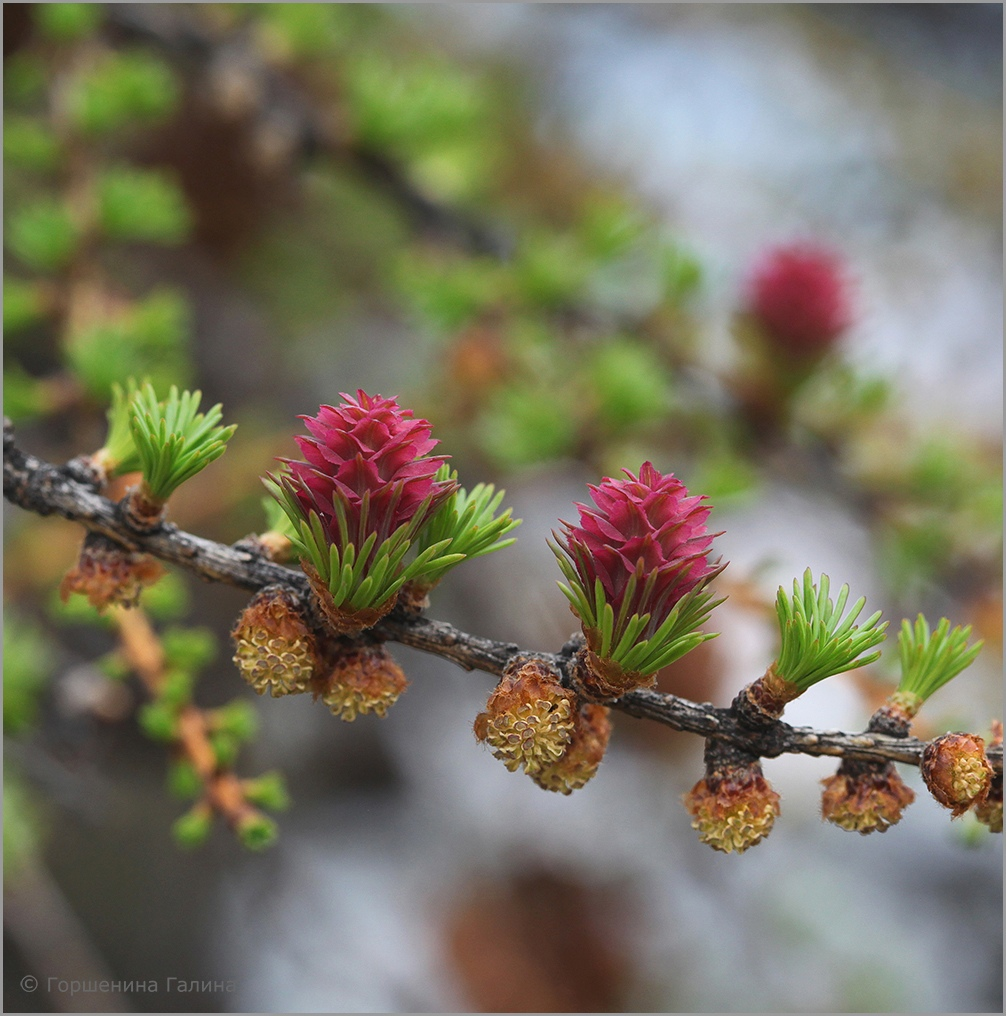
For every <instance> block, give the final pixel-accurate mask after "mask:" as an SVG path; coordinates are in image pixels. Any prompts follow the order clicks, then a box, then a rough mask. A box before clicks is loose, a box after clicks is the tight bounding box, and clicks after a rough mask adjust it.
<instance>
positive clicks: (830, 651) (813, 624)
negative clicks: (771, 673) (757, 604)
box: [773, 568, 887, 697]
mask: <svg viewBox="0 0 1006 1016" xmlns="http://www.w3.org/2000/svg"><path fill="white" fill-rule="evenodd" d="M829 591H830V580H829V578H828V576H827V575H822V576H821V581H820V583H818V584H817V585H815V583H814V577H813V575H812V573H811V570H810V569H809V568H808V569H807V570H806V571H805V572H804V573H803V583H802V584H801V583H800V582H799V581H798V580H795V581H794V582H793V595H792V596H790V595H789V594H788V593H787V592H786V591H785V590H784V589H783V588H782V587H781V586H780V588H779V592H778V594H777V596H776V605H775V609H776V615H777V617H778V618H779V633H780V636H781V638H782V645H781V648H780V650H779V656H778V658H777V659H776V662H775V664H774V665H773V668H774V670H775V672H776V674H777V675H778V676H779V677H780V678H781V679H782V680H783V681H784V682H786V683H787V684H789V685H792V686H793V687H794V688H795V689H797V694H802V693H803V692H805V691H806V690H807V689H808V688H810V687H811V686H812V685H815V684H817V683H818V681H823V680H824V679H825V678H826V677H832V676H833V675H835V674H841V673H844V672H845V671H847V670H854V669H855V668H856V667H863V666H865V665H866V664H868V663H873V662H874V660H877V659H879V658H880V651H879V650H878V651H877V652H873V653H869V652H868V650H870V649H872V648H873V647H874V646H877V645H880V643H881V642H883V641H884V639H885V638H886V637H887V636H886V632H887V622H886V621H885V622H884V623H883V624H880V623H878V622H879V621H880V616H881V612H880V611H879V610H878V611H877V612H876V613H875V614H872V615H871V616H870V617H868V618H867V619H866V620H865V621H863V622H862V623H861V624H858V625H857V624H856V623H855V622H856V619H857V618H858V617H859V615H860V614H861V613H862V612H863V607H864V606H866V597H862V596H861V597H860V598H859V599H858V600H857V601H856V602H855V603H854V604H853V605H852V606H851V607H850V608H849V611H848V613H845V608H846V604H847V602H848V599H849V587H848V585H843V586H842V588H841V589H840V590H839V591H838V597H837V598H836V599H835V601H834V602H832V600H831V598H830V597H829V595H828V593H829ZM843 614H844V616H843ZM863 653H866V654H867V655H865V656H864V655H861V654H863ZM794 697H795V696H794Z"/></svg>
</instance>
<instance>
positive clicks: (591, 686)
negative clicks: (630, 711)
mask: <svg viewBox="0 0 1006 1016" xmlns="http://www.w3.org/2000/svg"><path fill="white" fill-rule="evenodd" d="M583 633H584V635H585V636H586V638H587V648H586V649H581V650H580V651H579V652H578V653H577V654H576V655H575V656H574V657H573V660H572V663H571V665H570V678H571V679H572V682H573V685H574V687H575V688H576V690H577V692H579V694H580V695H581V696H582V697H583V698H585V699H587V701H588V702H611V701H613V700H614V699H617V698H621V697H622V696H623V695H624V694H625V693H626V692H629V691H632V690H633V689H635V688H646V687H649V686H650V685H652V684H654V683H655V682H656V675H655V674H651V675H650V676H649V677H643V676H642V674H639V673H637V672H635V671H630V670H623V669H622V667H621V666H619V665H618V664H617V663H615V661H614V660H606V659H604V658H602V657H600V656H598V655H597V652H596V648H597V646H598V645H599V644H600V635H599V633H598V632H597V630H596V629H594V628H586V627H585V628H584V629H583Z"/></svg>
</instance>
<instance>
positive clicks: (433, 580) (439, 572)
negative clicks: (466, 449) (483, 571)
mask: <svg viewBox="0 0 1006 1016" xmlns="http://www.w3.org/2000/svg"><path fill="white" fill-rule="evenodd" d="M436 479H437V480H438V481H439V482H451V483H454V484H457V482H458V474H457V471H456V470H455V471H451V469H450V468H449V467H448V466H446V465H444V466H441V467H440V469H439V470H438V471H437V475H436ZM505 493H506V492H505V491H502V490H500V491H497V490H496V489H495V487H494V486H493V485H492V484H491V483H489V484H485V483H479V484H476V485H475V486H474V487H473V488H472V489H471V491H467V490H465V489H464V488H463V487H460V486H459V487H458V489H457V490H456V491H455V492H454V493H453V494H452V495H451V496H450V497H449V498H448V499H447V500H446V501H445V502H444V503H443V504H442V505H441V506H440V508H439V509H437V511H436V512H435V513H434V515H433V517H432V518H431V519H430V521H429V523H428V524H427V525H426V526H425V527H424V528H423V529H422V530H421V532H420V533H419V535H418V537H417V539H416V547H417V548H418V550H419V551H420V552H421V553H422V552H424V551H426V550H428V549H429V548H430V547H432V546H435V545H438V544H441V545H442V544H444V543H445V541H448V542H447V543H446V546H447V549H449V550H450V554H440V555H438V556H436V557H434V558H432V559H431V560H430V561H429V562H428V563H427V564H426V565H425V566H424V568H423V571H422V574H421V575H420V576H419V577H418V579H417V580H416V581H417V582H418V583H419V584H421V585H422V586H423V587H425V588H426V589H431V588H432V587H433V586H435V585H436V584H437V583H438V582H439V581H440V580H441V579H442V578H443V577H444V576H445V575H446V574H447V572H448V571H450V569H451V568H453V567H454V566H455V565H456V564H460V562H461V561H462V560H470V559H471V558H474V557H481V556H483V555H484V554H491V553H493V552H494V551H497V550H503V549H504V548H505V547H509V546H511V545H512V544H514V543H516V542H517V541H516V537H509V538H507V537H508V534H509V533H511V532H513V530H515V529H516V528H517V527H518V526H519V525H520V523H521V520H520V519H514V518H511V516H510V512H511V509H509V508H507V509H506V510H505V511H503V512H501V513H500V514H499V515H497V514H496V512H497V510H498V509H499V506H500V504H501V503H502V501H503V497H504V496H505ZM452 558H453V560H451V559H452Z"/></svg>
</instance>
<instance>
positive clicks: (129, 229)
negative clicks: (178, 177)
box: [97, 166, 192, 244]
mask: <svg viewBox="0 0 1006 1016" xmlns="http://www.w3.org/2000/svg"><path fill="white" fill-rule="evenodd" d="M97 192H98V217H99V222H100V226H101V229H102V231H103V232H104V234H105V236H107V237H108V238H109V239H110V240H124V241H130V240H145V241H147V242H150V243H166V244H174V243H179V242H180V241H182V240H184V239H185V238H186V236H187V235H188V233H189V230H190V228H191V225H192V223H191V216H190V215H189V210H188V206H187V205H186V203H185V198H184V196H183V194H182V192H181V189H180V188H179V186H178V184H177V183H175V181H174V180H173V179H172V178H171V177H170V176H169V175H167V174H166V173H164V172H161V171H159V170H152V169H134V168H132V167H129V166H110V167H109V168H108V169H106V170H104V171H103V172H102V173H101V175H100V176H99V178H98V181H97Z"/></svg>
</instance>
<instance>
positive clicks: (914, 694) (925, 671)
mask: <svg viewBox="0 0 1006 1016" xmlns="http://www.w3.org/2000/svg"><path fill="white" fill-rule="evenodd" d="M970 637H971V626H970V625H968V627H967V628H962V627H961V626H960V625H957V627H955V628H951V627H950V621H949V620H948V619H947V618H945V617H944V618H941V619H940V622H939V624H937V626H936V630H935V631H932V630H931V629H930V627H929V622H928V621H927V620H926V619H925V617H923V615H922V614H919V616H918V617H917V618H916V619H915V624H914V625H913V624H911V623H909V621H908V620H907V619H905V620H903V621H902V622H901V630H900V631H899V632H898V654H899V656H900V662H901V680H900V681H899V682H898V688H897V691H895V692H894V694H893V695H892V696H891V699H892V701H893V702H894V704H896V705H898V706H900V707H901V708H902V709H903V710H904V711H905V713H907V714H908V716H914V715H915V714H916V713H917V712H918V711H919V709H920V708H921V707H922V703H923V702H925V701H926V699H927V698H929V696H930V695H932V694H933V693H934V692H936V691H938V690H939V689H940V688H942V687H943V686H944V685H945V684H947V683H948V682H949V681H951V680H953V678H955V677H956V676H957V675H958V674H959V673H960V672H961V671H962V670H964V669H966V668H967V667H969V666H970V665H971V664H972V663H973V662H974V660H975V658H976V657H977V656H978V654H979V653H980V652H981V649H982V646H983V645H984V642H981V641H979V642H976V643H975V644H974V645H971V646H969V645H968V639H969V638H970Z"/></svg>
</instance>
